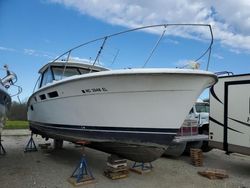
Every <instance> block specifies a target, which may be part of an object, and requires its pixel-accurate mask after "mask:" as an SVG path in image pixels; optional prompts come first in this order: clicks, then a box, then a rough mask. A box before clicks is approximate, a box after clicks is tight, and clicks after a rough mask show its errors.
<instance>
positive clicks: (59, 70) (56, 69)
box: [52, 67, 81, 80]
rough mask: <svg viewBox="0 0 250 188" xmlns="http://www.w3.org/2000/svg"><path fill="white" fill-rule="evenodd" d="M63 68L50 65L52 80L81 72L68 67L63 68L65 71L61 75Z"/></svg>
mask: <svg viewBox="0 0 250 188" xmlns="http://www.w3.org/2000/svg"><path fill="white" fill-rule="evenodd" d="M63 69H64V67H52V71H53V75H54V80H61V79H63V78H66V77H70V76H74V75H80V74H81V73H80V71H79V70H78V69H77V68H72V67H68V68H66V69H65V72H64V75H63ZM62 75H63V76H62Z"/></svg>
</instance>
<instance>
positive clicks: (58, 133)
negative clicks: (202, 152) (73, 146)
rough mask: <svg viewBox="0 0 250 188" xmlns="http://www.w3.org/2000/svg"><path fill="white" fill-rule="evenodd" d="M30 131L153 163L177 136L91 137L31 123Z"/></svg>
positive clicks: (102, 134) (118, 134) (115, 134)
mask: <svg viewBox="0 0 250 188" xmlns="http://www.w3.org/2000/svg"><path fill="white" fill-rule="evenodd" d="M30 129H31V131H32V132H33V133H34V134H39V135H41V136H42V137H45V138H54V139H61V140H66V141H70V142H75V143H76V142H78V141H82V140H85V141H90V144H88V145H86V146H87V147H90V148H93V149H96V150H100V151H103V152H106V153H110V154H115V155H118V156H120V157H122V158H126V159H129V160H132V161H136V162H152V161H154V160H156V159H158V158H159V157H161V156H162V154H163V153H164V152H165V150H166V149H167V147H168V145H169V143H171V141H172V140H173V139H174V136H175V134H164V135H157V134H152V135H149V134H145V133H137V134H135V133H132V134H131V135H129V134H128V133H126V135H124V134H121V133H109V134H110V135H109V134H104V133H102V132H96V133H93V131H92V132H91V134H90V135H89V134H87V133H86V131H85V130H69V129H63V128H62V127H60V128H59V127H52V126H51V125H50V126H49V125H47V124H46V125H44V124H41V123H39V124H38V123H34V122H30ZM176 132H177V130H176ZM136 139H137V140H136ZM150 141H154V144H152V143H150ZM163 143H164V144H163Z"/></svg>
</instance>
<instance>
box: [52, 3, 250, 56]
mask: <svg viewBox="0 0 250 188" xmlns="http://www.w3.org/2000/svg"><path fill="white" fill-rule="evenodd" d="M49 1H50V2H53V3H59V4H63V5H64V6H66V7H69V8H73V9H75V10H77V11H78V12H80V13H81V14H86V15H89V16H92V17H95V18H97V19H100V20H102V21H105V22H107V23H110V24H114V25H121V26H125V27H129V28H134V27H138V26H142V25H150V24H159V23H206V24H211V25H212V27H213V31H214V37H215V39H217V40H218V41H220V43H221V44H222V45H224V46H227V47H230V48H231V49H233V50H236V51H241V52H248V53H249V52H250V36H249V33H250V11H249V10H250V1H249V0H237V1H235V0H226V1H218V0H211V1H204V0H196V1H193V0H178V1H172V0H154V1H146V0H49ZM188 31H189V32H188ZM190 31H191V32H190ZM195 31H196V34H197V32H200V35H201V37H203V38H207V37H208V35H207V33H205V32H204V30H203V29H198V30H194V29H192V30H191V29H188V30H184V29H183V28H181V29H179V30H177V29H175V30H173V31H172V32H171V34H173V32H174V33H175V35H178V36H182V37H187V36H190V34H191V33H192V32H195Z"/></svg>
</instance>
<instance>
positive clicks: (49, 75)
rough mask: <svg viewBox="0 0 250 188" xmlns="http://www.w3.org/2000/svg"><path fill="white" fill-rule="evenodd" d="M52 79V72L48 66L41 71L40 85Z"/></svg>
mask: <svg viewBox="0 0 250 188" xmlns="http://www.w3.org/2000/svg"><path fill="white" fill-rule="evenodd" d="M52 81H53V77H52V72H51V70H50V68H48V69H47V70H46V71H45V72H44V73H43V77H42V83H41V86H44V85H46V84H48V83H51V82H52Z"/></svg>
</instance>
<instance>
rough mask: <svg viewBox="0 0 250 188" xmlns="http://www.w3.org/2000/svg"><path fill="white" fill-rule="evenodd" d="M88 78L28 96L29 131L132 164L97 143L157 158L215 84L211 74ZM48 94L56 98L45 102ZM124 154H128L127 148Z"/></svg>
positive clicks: (109, 74) (102, 74)
mask: <svg viewBox="0 0 250 188" xmlns="http://www.w3.org/2000/svg"><path fill="white" fill-rule="evenodd" d="M89 75H91V76H85V75H83V76H82V75H81V76H76V77H73V78H71V79H68V80H64V81H61V82H57V83H54V84H51V85H49V86H47V87H44V88H42V89H40V90H38V91H37V92H36V93H34V94H33V95H32V96H31V97H30V99H29V101H28V120H29V121H30V126H31V129H32V131H34V132H35V131H36V130H38V132H39V131H40V134H44V135H49V137H53V136H54V137H55V136H56V137H60V138H61V139H64V140H69V141H73V142H76V141H79V140H87V141H91V142H92V143H95V144H92V145H93V147H95V148H99V150H105V151H108V152H109V153H118V154H119V153H120V154H121V155H122V156H123V157H125V158H126V156H127V158H129V159H131V160H133V158H134V160H136V161H138V159H137V158H136V157H132V158H131V157H130V156H129V155H128V153H129V152H127V154H125V155H124V154H122V153H123V152H121V151H120V147H114V148H117V149H114V148H112V149H111V147H104V146H103V144H100V143H108V145H109V144H110V143H119V144H123V145H124V146H137V147H138V148H139V146H141V148H144V151H146V149H145V148H158V150H160V152H158V153H159V155H161V151H162V153H163V152H164V149H166V148H167V146H168V145H169V144H170V143H171V141H172V140H173V138H174V136H175V135H176V133H177V131H178V129H179V128H180V127H181V125H182V123H183V121H184V119H185V117H186V115H187V114H188V111H189V110H190V109H191V107H192V105H193V103H194V102H195V100H196V98H197V97H198V96H199V95H200V93H201V92H202V91H203V89H204V88H206V87H209V86H210V85H212V84H214V83H215V82H216V78H215V76H214V75H212V74H201V73H200V74H197V73H190V71H189V72H187V73H183V71H182V72H181V73H178V74H176V73H173V72H170V73H169V71H165V72H164V71H163V72H162V71H161V72H159V71H151V70H150V71H146V72H145V71H144V72H142V71H131V70H127V71H120V72H119V71H118V72H115V71H103V72H100V73H93V74H89ZM53 92H56V93H57V96H56V97H52V98H51V97H50V93H53ZM41 95H44V96H45V99H44V96H43V97H42V98H41ZM177 112H178V113H177ZM96 143H97V144H96ZM98 143H99V144H98ZM119 144H118V145H119ZM104 148H105V149H104ZM125 148H126V149H125ZM131 148H133V147H131ZM124 149H125V150H127V151H128V147H124ZM142 150H143V149H142ZM125 153H126V152H125ZM147 153H150V152H147ZM159 155H158V154H157V157H159ZM148 158H149V159H148V161H150V160H153V159H155V157H152V158H151V157H148ZM142 161H144V162H145V159H143V160H142Z"/></svg>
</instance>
